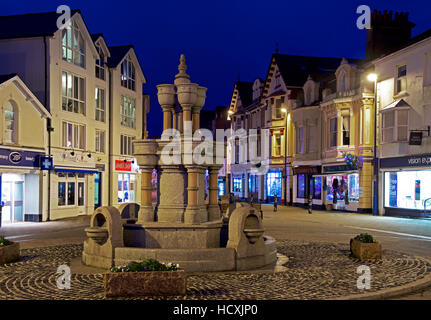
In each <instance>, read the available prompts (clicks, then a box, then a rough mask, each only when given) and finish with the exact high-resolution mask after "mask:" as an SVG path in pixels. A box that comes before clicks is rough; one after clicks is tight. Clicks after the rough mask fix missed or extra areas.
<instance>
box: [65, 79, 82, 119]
mask: <svg viewBox="0 0 431 320" xmlns="http://www.w3.org/2000/svg"><path fill="white" fill-rule="evenodd" d="M61 87H62V90H61V95H62V109H63V110H64V111H69V112H75V113H81V114H83V115H85V80H84V79H83V78H80V77H77V76H74V75H72V74H70V73H67V72H64V71H63V72H62V77H61Z"/></svg>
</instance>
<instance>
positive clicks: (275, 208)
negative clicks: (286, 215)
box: [274, 194, 278, 212]
mask: <svg viewBox="0 0 431 320" xmlns="http://www.w3.org/2000/svg"><path fill="white" fill-rule="evenodd" d="M277 205H278V200H277V195H276V194H274V212H276V211H277Z"/></svg>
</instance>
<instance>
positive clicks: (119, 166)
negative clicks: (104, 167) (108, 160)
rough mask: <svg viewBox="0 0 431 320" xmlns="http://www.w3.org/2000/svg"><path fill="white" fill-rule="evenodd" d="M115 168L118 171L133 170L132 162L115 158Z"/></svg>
mask: <svg viewBox="0 0 431 320" xmlns="http://www.w3.org/2000/svg"><path fill="white" fill-rule="evenodd" d="M115 170H117V171H132V162H131V161H126V162H124V161H123V160H115Z"/></svg>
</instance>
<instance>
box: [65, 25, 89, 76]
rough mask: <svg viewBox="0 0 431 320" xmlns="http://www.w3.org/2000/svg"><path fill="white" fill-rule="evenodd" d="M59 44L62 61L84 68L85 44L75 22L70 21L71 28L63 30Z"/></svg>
mask: <svg viewBox="0 0 431 320" xmlns="http://www.w3.org/2000/svg"><path fill="white" fill-rule="evenodd" d="M61 44H62V51H63V60H64V61H67V62H70V63H73V64H75V65H77V66H80V67H83V68H84V66H85V42H84V37H83V36H82V33H81V32H80V31H79V28H78V25H77V24H76V22H75V21H72V25H71V28H65V29H63V33H62V41H61Z"/></svg>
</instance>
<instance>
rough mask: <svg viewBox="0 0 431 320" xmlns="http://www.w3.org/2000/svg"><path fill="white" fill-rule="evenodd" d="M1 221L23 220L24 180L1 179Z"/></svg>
mask: <svg viewBox="0 0 431 320" xmlns="http://www.w3.org/2000/svg"><path fill="white" fill-rule="evenodd" d="M1 201H2V203H3V208H2V223H10V222H22V221H24V182H23V181H3V182H2V190H1Z"/></svg>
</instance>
